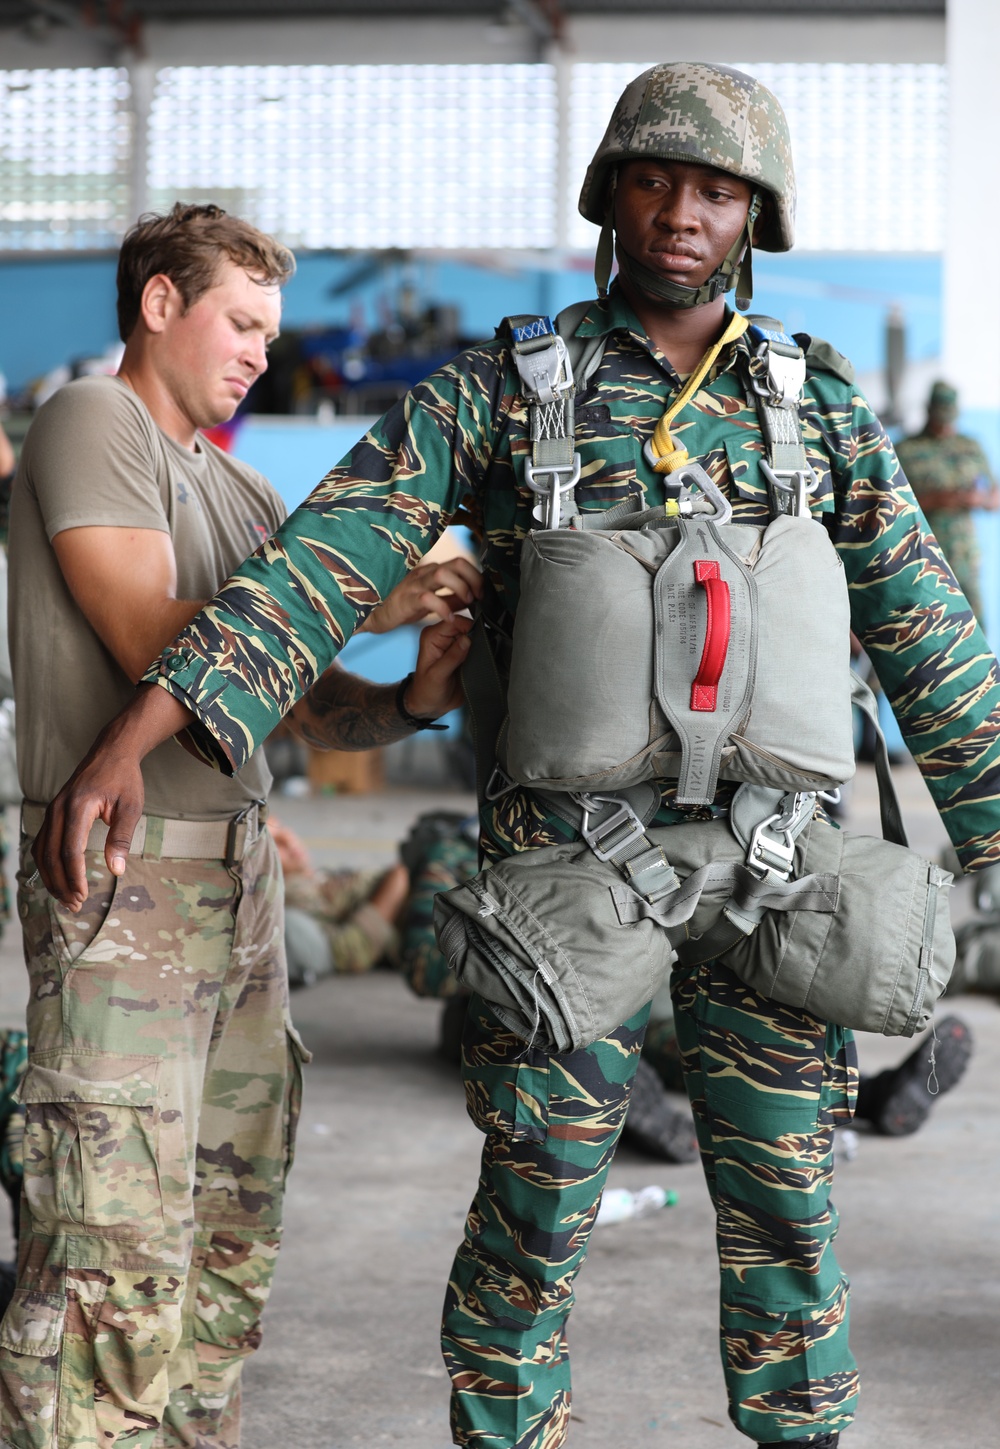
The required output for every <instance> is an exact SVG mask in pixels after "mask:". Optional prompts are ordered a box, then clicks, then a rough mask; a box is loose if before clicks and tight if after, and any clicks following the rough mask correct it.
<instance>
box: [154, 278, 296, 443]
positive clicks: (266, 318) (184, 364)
mask: <svg viewBox="0 0 1000 1449" xmlns="http://www.w3.org/2000/svg"><path fill="white" fill-rule="evenodd" d="M159 280H160V279H159V278H154V279H153V282H152V283H150V288H151V289H153V290H154V291H155V284H156V283H157V282H158V281H159ZM164 280H167V279H164ZM160 291H162V292H163V296H162V297H160V296H159V293H157V294H156V297H155V298H154V297H151V298H150V302H151V303H152V301H154V300H155V301H156V302H157V315H155V316H153V317H151V318H147V325H148V326H150V327H151V329H152V330H154V331H155V332H156V333H157V334H158V337H157V342H158V345H157V347H156V366H157V371H158V373H159V374H160V377H161V380H162V381H163V383H164V384H165V386H166V388H167V390H168V391H169V392H170V394H171V395H172V397H173V399H174V402H175V403H176V404H177V406H178V407H179V408H180V409H181V410H182V411H183V413H184V415H185V416H186V417H187V418H189V419H190V420H191V422H192V423H193V424H194V426H195V427H196V428H207V427H215V426H216V425H217V424H219V423H223V422H226V421H227V420H228V419H229V418H231V417H232V416H233V413H235V411H236V409H237V407H238V406H239V404H240V403H241V402H242V400H243V398H244V397H245V396H246V394H247V392H248V391H249V389H250V387H251V385H252V384H253V383H254V382H255V381H256V379H257V378H258V377H259V376H260V374H261V373H262V372H263V371H264V370H265V369H266V367H267V345H268V343H269V342H271V341H273V340H274V338H275V337H277V335H278V329H279V326H280V323H281V293H280V290H279V288H278V287H277V286H274V285H271V284H268V283H262V282H261V281H260V280H259V279H258V278H255V277H253V276H251V275H250V274H249V273H248V272H246V271H244V270H243V268H242V267H238V266H237V265H236V263H235V262H231V261H229V260H225V261H223V262H222V263H220V266H219V271H218V275H217V277H216V279H215V282H214V285H213V286H211V287H209V289H208V291H207V292H204V293H202V295H201V296H200V297H199V298H198V300H197V301H196V302H194V303H192V305H191V306H190V307H188V308H185V307H184V303H183V300H182V298H181V296H180V293H179V292H177V289H176V288H175V287H173V285H172V284H169V290H167V289H164V288H161V289H160Z"/></svg>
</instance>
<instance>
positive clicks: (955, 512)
mask: <svg viewBox="0 0 1000 1449" xmlns="http://www.w3.org/2000/svg"><path fill="white" fill-rule="evenodd" d="M957 416H958V393H957V392H956V391H955V389H954V388H953V387H949V386H948V384H947V383H946V382H936V383H935V384H934V386H933V387H932V388H931V391H930V397H929V398H928V399H927V422H926V423H925V424H924V429H923V432H920V433H916V434H914V436H913V437H912V438H904V439H903V440H902V442H901V443H898V444H897V445H896V456H897V457H898V458H899V464H900V467H901V468H902V469H903V472H904V473H905V474H906V477H907V480H908V482H909V484H910V487H911V488H912V489H913V491H914V493H915V494H916V495H917V502H918V503H919V504H920V506H921V508H922V509H923V511H924V516H925V518H926V519H927V524H928V527H929V528H930V530H931V532H932V533H933V534H934V536H935V538H936V539H937V541H938V543H939V544H940V545H941V551H942V552H943V554H944V556H945V558H946V559H947V560H948V563H949V565H950V566H951V569H952V572H953V573H954V575H955V577H956V579H958V582H959V584H960V586H961V589H962V592H963V593H964V594H965V597H966V598H967V599H968V601H969V603H970V604H971V605H972V609H973V612H974V613H975V616H976V618H977V619H978V620H979V622H980V624H983V623H984V615H983V602H982V598H981V596H980V591H979V567H980V559H979V541H978V539H977V538H976V524H975V519H974V518H973V517H972V510H973V509H974V508H988V509H991V510H993V509H996V508H1000V490H998V488H997V485H996V482H995V480H994V478H993V475H992V473H991V472H990V465H989V463H988V462H987V459H986V454H985V453H984V452H983V450H982V448H981V447H980V446H979V444H978V443H977V442H976V440H975V438H966V437H963V435H962V434H961V433H956V431H955V419H956V418H957Z"/></svg>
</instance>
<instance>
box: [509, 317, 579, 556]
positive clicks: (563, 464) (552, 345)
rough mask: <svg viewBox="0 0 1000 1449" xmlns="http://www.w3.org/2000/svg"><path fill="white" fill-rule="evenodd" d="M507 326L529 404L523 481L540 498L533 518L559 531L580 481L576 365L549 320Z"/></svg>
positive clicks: (525, 320)
mask: <svg viewBox="0 0 1000 1449" xmlns="http://www.w3.org/2000/svg"><path fill="white" fill-rule="evenodd" d="M507 326H508V328H509V331H510V338H511V344H512V346H513V349H514V364H515V366H516V368H517V371H518V376H519V377H520V379H521V392H522V394H523V396H524V397H525V399H526V400H527V402H528V404H529V426H530V435H531V458H530V459H529V460H527V461H526V462H525V465H524V481H525V482H526V483H527V485H528V487H529V488H530V489H531V491H532V492H533V493H536V494H538V502H537V503H536V505H535V508H534V510H533V517H534V519H535V521H536V522H537V523H540V524H541V525H542V527H543V528H558V527H559V526H560V524H561V522H562V516H563V512H564V510H563V500H564V498H565V497H566V495H567V494H569V495H572V494H573V492H574V490H575V488H576V485H577V482H578V480H579V477H580V458H579V455H578V453H577V452H576V441H575V432H576V414H575V407H574V393H575V390H576V389H575V385H574V381H573V364H572V363H571V362H570V358H569V352H568V350H567V347H566V343H565V342H564V341H563V339H562V338H561V337H560V336H559V334H558V333H557V332H556V330H555V328H554V327H553V325H552V322H551V320H550V319H549V318H548V317H508V318H507ZM569 511H570V512H572V511H573V510H572V508H571V509H570V510H569Z"/></svg>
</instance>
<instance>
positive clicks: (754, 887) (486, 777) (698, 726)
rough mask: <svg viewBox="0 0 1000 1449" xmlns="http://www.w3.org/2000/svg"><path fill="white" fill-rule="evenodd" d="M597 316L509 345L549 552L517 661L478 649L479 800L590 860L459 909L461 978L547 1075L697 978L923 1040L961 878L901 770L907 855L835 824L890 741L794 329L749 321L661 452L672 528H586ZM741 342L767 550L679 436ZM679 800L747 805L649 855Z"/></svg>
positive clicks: (566, 856) (539, 868) (511, 884)
mask: <svg viewBox="0 0 1000 1449" xmlns="http://www.w3.org/2000/svg"><path fill="white" fill-rule="evenodd" d="M586 308H587V304H584V305H582V306H576V307H573V308H570V309H568V310H567V312H565V313H563V314H561V315H560V317H559V318H558V319H557V322H556V325H555V326H553V324H552V322H551V321H550V320H549V319H548V318H540V317H530V318H525V317H518V318H511V319H508V321H507V324H506V326H507V335H508V336H509V339H510V342H511V346H512V350H513V356H514V361H515V363H516V366H517V369H518V373H519V376H520V380H521V389H522V393H523V395H524V397H525V398H526V400H527V402H528V404H529V420H530V435H531V457H530V459H529V460H527V462H526V464H525V481H526V483H527V485H528V487H529V488H530V489H531V490H532V492H533V493H534V494H535V495H536V498H537V502H536V505H535V509H534V521H535V523H536V524H537V525H538V527H537V528H536V529H534V530H533V531H532V532H531V533H530V534H529V535H528V537H527V538H526V539H525V542H524V545H523V549H522V559H521V578H520V599H519V604H518V611H517V619H516V622H515V625H514V629H513V634H512V637H511V638H510V640H503V639H497V638H495V637H494V638H489V637H488V636H487V630H486V624H485V621H484V620H483V619H480V620H479V621H477V624H476V628H475V630H474V639H473V648H472V650H471V651H470V656H469V660H468V663H467V666H466V670H465V674H464V682H465V686H466V694H467V697H468V699H469V705H470V713H471V715H472V720H473V734H474V739H475V742H476V752H477V774H478V777H479V783H480V790H481V793H482V794H483V795H485V797H486V798H487V799H489V798H493V797H495V796H496V795H498V794H499V793H502V792H503V791H504V790H506V789H509V788H512V787H513V786H521V787H525V788H528V789H530V790H531V791H532V792H534V793H535V794H536V796H537V797H538V799H539V801H540V803H541V804H542V806H543V807H544V808H545V809H546V810H548V811H551V812H552V813H554V814H556V815H557V816H559V817H560V818H562V819H563V820H564V821H566V822H567V823H568V824H569V825H571V826H572V828H573V829H574V830H575V831H577V832H578V833H579V835H580V836H582V839H583V842H584V843H583V844H580V843H579V842H577V843H575V844H568V845H566V846H556V847H546V848H542V849H538V850H530V851H526V852H523V853H520V854H517V855H514V856H512V857H510V858H509V859H507V860H504V861H501V862H499V863H497V864H495V865H494V866H492V867H491V868H490V869H489V870H487V871H484V872H482V873H481V875H480V876H478V877H476V878H475V879H474V880H473V881H470V882H469V883H468V884H467V885H466V886H463V887H461V888H460V889H459V890H458V891H452V892H448V893H446V894H445V895H442V896H441V897H439V898H438V902H437V911H436V916H437V925H438V931H439V941H440V944H441V947H442V950H443V951H444V954H445V956H446V957H447V958H448V960H449V962H450V964H451V965H452V967H453V969H455V970H456V972H457V973H458V975H459V977H460V979H461V980H462V981H463V983H464V984H465V985H466V986H467V987H468V988H469V989H472V990H476V991H478V992H479V993H480V994H481V995H483V996H484V997H485V998H486V999H487V1000H489V1001H491V1002H492V1003H493V1005H494V1009H495V1010H496V1011H497V1012H498V1014H500V1016H501V1017H502V1019H504V1020H505V1021H506V1022H507V1024H508V1025H509V1026H510V1027H511V1028H512V1029H513V1030H514V1031H516V1032H518V1033H519V1034H521V1035H522V1036H524V1037H525V1038H526V1039H527V1040H531V1041H537V1042H538V1044H539V1045H542V1046H545V1047H547V1048H548V1049H549V1050H552V1051H568V1050H572V1049H577V1048H579V1047H581V1046H585V1045H587V1044H588V1043H589V1042H590V1041H593V1040H595V1039H596V1038H597V1037H598V1036H600V1035H602V1034H604V1033H605V1032H607V1031H610V1030H613V1029H614V1028H615V1027H616V1026H617V1025H619V1024H620V1022H621V1021H623V1020H625V1019H626V1018H627V1017H628V1016H629V1015H631V1014H632V1013H633V1012H634V1011H636V1010H638V1009H639V1008H640V1007H641V1006H642V1005H644V1004H645V1002H647V1001H648V1000H649V999H650V998H651V996H652V995H653V993H654V992H655V991H656V990H657V989H658V987H659V986H660V985H661V984H662V982H663V980H664V979H665V978H666V975H667V973H668V972H669V970H670V968H671V966H672V965H673V964H674V962H675V961H677V960H678V959H679V960H680V961H682V962H685V963H687V964H693V963H696V962H697V961H701V960H708V959H711V958H713V957H718V958H719V959H721V960H723V961H724V962H725V963H726V964H727V965H729V966H731V968H732V969H733V970H734V971H736V972H737V974H739V975H740V976H741V977H742V979H743V980H745V981H746V982H747V983H748V984H749V985H751V986H752V987H754V989H756V990H759V991H761V992H762V993H763V994H765V995H770V996H773V997H774V998H775V999H777V1000H779V1001H784V1002H786V1003H788V1004H791V1005H795V1006H802V1007H805V1008H807V1009H808V1010H810V1011H812V1012H813V1013H814V1014H815V1015H817V1016H820V1017H821V1018H824V1019H827V1020H831V1021H836V1022H839V1023H841V1024H843V1025H845V1026H853V1027H856V1028H858V1029H863V1030H871V1031H878V1032H884V1033H886V1034H903V1035H912V1034H913V1033H914V1032H915V1031H917V1030H919V1029H921V1028H922V1027H923V1026H924V1025H925V1024H926V1022H927V1021H928V1019H929V1017H930V1013H931V1011H932V1009H933V1006H934V1004H935V1002H936V1000H937V998H938V996H939V995H940V993H941V991H942V990H943V989H944V987H945V985H946V983H947V979H948V975H949V973H950V970H951V966H952V964H953V961H954V938H953V936H952V933H951V926H950V920H949V913H948V907H947V891H948V890H949V888H950V885H951V881H952V877H951V876H950V875H949V874H948V873H946V872H945V871H943V870H941V869H940V868H939V867H938V866H936V865H934V864H933V863H932V862H930V861H926V860H923V859H922V858H921V857H919V856H916V855H915V854H914V853H913V852H912V851H910V850H909V849H908V847H907V842H906V836H905V832H904V830H903V826H902V820H901V817H900V814H899V808H898V804H897V802H896V799H895V794H894V792H893V789H892V784H891V779H890V777H889V770H888V761H887V756H886V753H885V750H884V743H883V745H882V747H881V749H880V752H879V758H878V763H877V771H878V777H879V787H880V793H881V800H882V820H883V834H884V836H885V839H883V840H877V839H869V838H865V837H855V836H851V835H848V834H845V833H843V832H841V831H839V830H837V829H836V827H835V826H833V825H832V824H831V823H830V822H829V821H828V820H826V819H824V818H821V814H820V812H819V811H818V810H817V801H818V799H819V798H820V797H821V796H822V795H823V793H824V792H827V791H835V790H836V789H837V788H838V787H839V786H840V785H841V784H843V783H845V782H846V781H847V780H849V779H850V778H851V776H852V775H853V774H854V744H853V714H852V704H854V705H857V706H858V707H859V708H861V709H863V710H864V711H865V712H866V713H867V714H868V715H869V717H870V718H873V720H875V701H874V699H873V697H872V695H871V692H870V691H869V690H868V688H867V686H866V685H865V684H864V683H863V682H862V681H860V680H859V679H857V678H856V676H855V675H853V673H852V671H851V668H850V642H849V641H850V610H849V603H848V594H847V585H846V579H845V576H844V570H843V566H842V564H841V561H840V559H839V556H838V555H837V552H836V550H835V549H834V547H833V544H832V542H831V540H830V538H829V535H828V534H827V532H826V529H825V528H824V527H823V525H822V524H821V523H820V522H819V521H818V520H816V519H814V518H813V517H812V516H811V514H810V509H809V502H808V500H809V495H810V494H811V493H812V492H813V491H814V489H815V487H816V483H817V479H816V475H815V473H814V471H813V469H812V468H811V467H810V465H809V463H808V460H807V457H806V453H805V447H804V442H803V438H802V430H801V422H800V418H799V411H798V410H799V404H800V401H801V396H802V389H803V384H804V380H805V358H804V354H803V352H802V349H801V348H800V347H799V346H798V345H797V343H796V342H795V341H794V340H793V339H792V338H790V337H788V336H786V335H785V333H784V330H783V328H782V327H781V324H780V323H777V322H775V321H774V320H773V319H770V318H754V317H751V318H743V317H734V318H733V319H732V321H731V322H730V324H729V326H728V327H727V330H726V332H725V334H724V336H723V337H722V338H721V339H720V341H719V343H718V344H716V346H715V347H714V348H713V349H710V350H709V353H707V354H706V357H705V358H704V359H703V360H702V363H701V364H700V365H699V368H698V369H696V370H695V372H694V373H692V374H691V377H690V378H689V379H688V381H687V383H686V384H685V385H684V387H683V388H682V390H681V392H680V393H679V394H678V397H677V398H676V399H675V401H674V403H673V404H672V405H671V407H670V408H669V409H668V411H667V413H666V414H665V415H664V418H663V419H661V422H660V424H658V426H657V428H656V430H655V431H654V434H653V437H652V439H651V440H650V442H649V443H647V444H646V447H645V456H646V459H647V461H648V462H649V464H650V466H651V467H652V468H654V470H655V471H657V472H658V473H661V474H663V475H665V480H664V481H665V491H666V503H665V505H661V506H660V507H658V508H655V509H644V508H643V506H642V504H641V502H640V501H639V500H638V499H636V500H630V501H629V502H626V503H625V504H623V505H619V506H618V507H616V508H614V509H611V510H609V511H606V512H586V511H584V510H582V509H580V508H579V507H578V506H577V499H576V492H577V488H578V486H579V484H580V476H581V466H580V457H579V454H578V453H577V452H576V449H575V440H574V406H575V402H574V400H575V396H576V394H577V393H578V392H580V391H582V390H583V388H584V387H585V386H586V384H587V382H588V380H589V378H590V377H591V376H592V375H593V372H594V371H595V370H596V368H597V366H598V365H599V362H600V358H601V350H602V346H603V339H600V338H598V339H583V338H577V337H576V336H575V332H576V328H577V326H578V325H579V322H580V320H581V319H582V316H583V313H584V312H585V311H586ZM744 331H746V332H747V333H748V338H747V340H748V342H749V348H748V349H747V352H746V354H745V359H746V362H747V383H748V390H752V392H753V395H754V398H755V401H756V404H757V412H758V418H759V422H760V427H761V433H762V437H763V442H764V449H765V457H764V459H762V461H761V464H760V467H761V471H762V474H763V476H764V478H765V480H766V482H767V488H768V498H769V504H770V513H771V520H770V522H769V523H768V524H766V525H764V526H759V525H753V526H752V525H745V524H737V523H734V522H733V521H732V508H731V505H730V503H729V502H728V500H727V499H726V498H725V496H724V495H723V494H722V492H721V490H720V489H719V488H718V487H717V486H716V485H715V483H714V482H713V480H712V479H711V477H710V476H709V474H708V473H707V472H706V470H705V469H704V468H703V467H702V466H701V464H699V463H698V462H696V461H693V460H691V459H690V458H689V457H688V455H687V453H686V452H685V451H684V449H683V447H680V446H678V445H677V444H676V443H675V442H674V439H673V438H672V436H671V433H670V424H671V422H672V420H673V418H674V417H675V416H676V415H677V413H678V412H679V411H680V410H681V408H682V407H683V406H685V404H686V403H687V401H689V400H690V398H692V397H693V396H694V394H695V393H696V391H697V389H698V387H699V386H700V384H701V382H702V381H703V380H704V378H705V377H706V376H707V374H708V372H709V370H710V368H711V365H712V363H713V362H714V360H715V358H716V357H717V356H718V353H719V351H720V350H721V348H722V347H723V346H724V345H725V344H726V343H727V342H729V341H733V340H735V339H736V338H737V337H739V336H740V335H741V334H742V333H743V332H744ZM875 723H876V730H877V720H875ZM877 732H878V731H877ZM878 733H879V737H880V732H878ZM666 780H676V781H677V795H676V799H677V803H678V804H680V805H691V806H698V805H702V806H708V805H710V804H711V803H712V801H713V800H714V798H715V795H716V792H717V789H718V785H719V782H720V780H721V781H732V782H738V784H739V789H738V790H737V793H736V795H735V797H734V800H733V804H732V807H731V810H730V814H729V818H728V819H716V820H709V821H703V822H692V823H684V824H682V825H674V826H668V827H650V825H649V822H650V821H651V820H652V818H653V816H654V814H655V813H656V810H657V809H658V807H659V803H660V798H661V784H662V782H663V781H666ZM890 899H891V901H892V902H893V903H894V904H893V906H892V907H890V906H889V905H888V902H889V900H890ZM896 906H898V909H896Z"/></svg>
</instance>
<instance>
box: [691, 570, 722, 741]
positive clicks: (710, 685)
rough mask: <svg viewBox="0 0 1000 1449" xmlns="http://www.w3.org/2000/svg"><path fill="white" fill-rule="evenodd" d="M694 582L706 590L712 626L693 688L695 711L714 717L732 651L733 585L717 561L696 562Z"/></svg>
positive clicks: (707, 634)
mask: <svg viewBox="0 0 1000 1449" xmlns="http://www.w3.org/2000/svg"><path fill="white" fill-rule="evenodd" d="M694 581H695V583H696V584H701V586H702V588H703V589H704V590H705V602H706V604H707V605H708V622H707V624H706V627H705V647H704V649H703V650H702V652H701V663H700V664H699V665H698V673H697V675H696V676H695V681H694V683H693V684H692V686H691V708H692V709H694V710H699V711H702V712H705V713H709V714H711V713H713V712H714V711H715V710H716V709H717V708H718V699H719V680H720V679H721V678H722V670H723V666H724V665H725V662H726V654H727V652H728V650H729V627H730V607H729V585H728V584H727V583H726V581H725V579H723V578H720V576H719V565H718V564H717V563H716V562H715V560H714V559H705V558H700V559H696V560H695V565H694Z"/></svg>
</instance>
